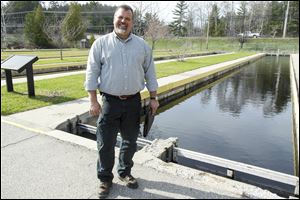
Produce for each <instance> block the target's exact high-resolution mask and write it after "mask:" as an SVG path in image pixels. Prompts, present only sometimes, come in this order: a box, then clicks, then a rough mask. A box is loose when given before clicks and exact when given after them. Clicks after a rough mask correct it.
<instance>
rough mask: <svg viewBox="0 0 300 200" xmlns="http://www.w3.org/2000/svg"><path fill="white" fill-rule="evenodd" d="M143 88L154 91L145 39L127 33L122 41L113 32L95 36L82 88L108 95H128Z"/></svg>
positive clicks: (154, 86)
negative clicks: (126, 36) (98, 36)
mask: <svg viewBox="0 0 300 200" xmlns="http://www.w3.org/2000/svg"><path fill="white" fill-rule="evenodd" d="M145 86H146V87H147V89H148V91H156V90H157V88H158V83H157V79H156V74H155V68H154V61H153V57H152V51H151V49H150V47H149V46H148V45H147V44H146V42H145V41H144V40H143V39H142V38H140V37H138V36H136V35H134V34H132V33H131V34H130V35H129V37H128V38H127V39H126V40H122V39H120V38H119V37H118V36H117V35H116V33H115V32H112V33H109V34H107V35H104V36H102V37H100V38H98V39H97V40H96V41H95V42H94V43H93V45H92V47H91V49H90V52H89V57H88V61H87V69H86V81H85V89H86V90H87V91H91V90H97V89H99V90H100V91H101V92H105V93H108V94H111V95H116V96H120V95H131V94H136V93H137V92H140V91H141V90H143V89H144V88H145Z"/></svg>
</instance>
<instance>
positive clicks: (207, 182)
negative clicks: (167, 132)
mask: <svg viewBox="0 0 300 200" xmlns="http://www.w3.org/2000/svg"><path fill="white" fill-rule="evenodd" d="M176 141H177V138H168V139H167V140H161V139H156V140H155V141H153V143H152V145H147V146H145V147H144V148H143V149H141V150H140V151H138V152H137V153H136V154H135V156H134V162H135V163H137V164H139V165H141V166H144V167H145V168H153V169H155V170H157V171H159V172H162V173H168V174H172V175H174V176H177V177H183V178H186V179H190V180H193V181H195V183H196V184H202V185H203V187H205V188H206V187H208V188H215V189H216V188H217V190H218V192H220V193H222V194H227V193H228V194H229V193H231V194H232V193H235V194H236V195H237V196H240V197H244V198H255V199H261V198H262V199H282V198H281V197H279V196H278V195H276V194H274V193H272V192H270V191H268V190H263V189H261V188H259V187H256V186H253V185H249V184H246V183H241V182H238V181H235V180H232V179H228V178H224V177H221V176H217V175H214V174H211V173H207V172H203V171H201V170H196V169H192V168H189V167H185V166H182V165H178V164H176V163H171V162H163V161H162V160H161V159H160V158H161V157H162V156H163V154H164V152H166V149H168V148H170V147H171V146H172V145H174V143H176ZM214 191H216V190H214Z"/></svg>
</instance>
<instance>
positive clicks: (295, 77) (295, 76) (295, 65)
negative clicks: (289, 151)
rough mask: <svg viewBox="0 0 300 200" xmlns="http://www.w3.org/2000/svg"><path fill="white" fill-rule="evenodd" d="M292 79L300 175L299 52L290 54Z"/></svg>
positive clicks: (294, 139) (296, 160) (296, 159)
mask: <svg viewBox="0 0 300 200" xmlns="http://www.w3.org/2000/svg"><path fill="white" fill-rule="evenodd" d="M290 81H291V96H292V107H293V113H292V114H293V117H292V119H293V129H292V130H293V142H294V160H295V166H294V167H295V169H294V171H295V173H296V176H298V177H299V54H292V55H291V56H290ZM298 194H299V188H298Z"/></svg>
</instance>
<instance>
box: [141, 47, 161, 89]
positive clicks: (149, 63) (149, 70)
mask: <svg viewBox="0 0 300 200" xmlns="http://www.w3.org/2000/svg"><path fill="white" fill-rule="evenodd" d="M145 51H146V56H145V61H144V65H143V68H144V72H145V80H146V87H147V89H148V91H150V92H153V91H156V90H157V88H158V83H157V79H156V73H155V67H154V60H153V56H152V50H151V49H150V47H149V46H148V45H147V44H145Z"/></svg>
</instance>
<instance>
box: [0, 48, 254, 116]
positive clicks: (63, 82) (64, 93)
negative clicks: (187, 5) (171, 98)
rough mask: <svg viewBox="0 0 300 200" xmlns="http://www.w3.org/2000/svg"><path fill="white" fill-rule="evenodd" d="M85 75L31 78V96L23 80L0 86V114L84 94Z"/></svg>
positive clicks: (186, 67)
mask: <svg viewBox="0 0 300 200" xmlns="http://www.w3.org/2000/svg"><path fill="white" fill-rule="evenodd" d="M251 54H254V53H243V52H241V53H235V54H230V55H219V56H213V57H206V58H201V59H200V58H199V59H190V60H187V61H186V62H169V63H161V64H157V65H156V72H157V78H161V77H164V76H169V75H173V74H177V73H181V72H184V71H190V70H193V69H196V68H200V67H203V66H207V65H212V64H216V63H220V62H224V61H228V60H233V59H237V58H241V57H245V56H248V55H251ZM84 80H85V75H84V74H79V75H72V76H67V77H61V78H54V79H46V80H40V81H35V94H36V96H35V97H31V98H29V97H28V96H27V83H20V84H14V92H9V93H8V92H7V91H6V86H2V87H1V115H9V114H13V113H17V112H22V111H26V110H31V109H35V108H40V107H44V106H48V105H52V104H57V103H62V102H66V101H71V100H75V99H79V98H82V97H86V96H87V92H86V91H85V90H84V86H83V84H84Z"/></svg>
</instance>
